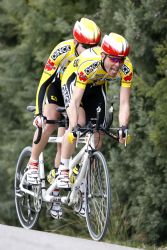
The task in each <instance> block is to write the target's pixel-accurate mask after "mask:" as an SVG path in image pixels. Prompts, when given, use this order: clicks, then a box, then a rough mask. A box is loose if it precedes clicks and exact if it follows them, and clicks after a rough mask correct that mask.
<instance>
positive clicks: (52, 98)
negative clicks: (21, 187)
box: [27, 82, 63, 183]
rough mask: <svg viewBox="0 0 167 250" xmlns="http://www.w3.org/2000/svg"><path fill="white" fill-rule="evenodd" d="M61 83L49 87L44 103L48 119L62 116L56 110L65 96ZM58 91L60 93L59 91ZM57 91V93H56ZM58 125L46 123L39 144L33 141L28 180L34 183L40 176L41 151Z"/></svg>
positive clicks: (45, 114)
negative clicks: (63, 95) (61, 91)
mask: <svg viewBox="0 0 167 250" xmlns="http://www.w3.org/2000/svg"><path fill="white" fill-rule="evenodd" d="M59 85H60V83H59V82H56V83H52V84H50V85H49V87H48V89H47V103H46V104H45V105H44V112H43V113H44V116H46V117H47V119H48V120H57V119H59V117H60V114H59V112H57V111H56V108H57V107H58V106H59V103H61V101H62V102H63V98H62V96H61V95H59V92H58V91H57V89H59V88H60V86H59ZM57 92H58V93H57ZM56 93H57V94H56ZM55 128H56V125H54V124H46V126H45V130H44V131H43V133H42V136H41V140H40V142H39V143H38V144H35V143H34V142H33V144H32V154H31V157H30V161H29V163H28V169H29V170H28V176H27V177H28V181H29V182H31V183H33V182H34V179H35V178H37V177H38V159H39V155H40V153H41V152H42V151H43V149H44V148H45V146H46V144H47V142H48V139H49V136H50V135H51V134H52V133H53V131H54V130H55ZM37 132H38V131H36V132H35V135H34V139H33V141H34V140H35V139H36V136H37Z"/></svg>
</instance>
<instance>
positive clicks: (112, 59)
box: [107, 56, 125, 63]
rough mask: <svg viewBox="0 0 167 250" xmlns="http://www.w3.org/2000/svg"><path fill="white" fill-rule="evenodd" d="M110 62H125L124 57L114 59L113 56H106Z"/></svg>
mask: <svg viewBox="0 0 167 250" xmlns="http://www.w3.org/2000/svg"><path fill="white" fill-rule="evenodd" d="M107 57H108V58H109V59H110V61H111V62H113V63H118V62H119V63H123V62H124V61H125V57H114V56H107Z"/></svg>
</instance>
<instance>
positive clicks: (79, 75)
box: [57, 33, 133, 188]
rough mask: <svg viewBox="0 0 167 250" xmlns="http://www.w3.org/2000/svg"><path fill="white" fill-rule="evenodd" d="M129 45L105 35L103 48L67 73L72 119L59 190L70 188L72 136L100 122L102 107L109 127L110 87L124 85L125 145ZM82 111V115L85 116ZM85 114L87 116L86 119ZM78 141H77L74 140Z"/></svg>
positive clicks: (78, 61) (66, 97)
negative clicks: (81, 127)
mask: <svg viewBox="0 0 167 250" xmlns="http://www.w3.org/2000/svg"><path fill="white" fill-rule="evenodd" d="M128 54H129V44H128V42H127V41H126V39H125V38H124V37H122V36H121V35H118V34H116V33H110V34H109V35H105V36H104V38H103V40H102V44H101V47H94V48H90V49H88V50H86V51H84V52H83V53H82V54H81V55H80V56H79V57H78V58H76V59H74V60H73V61H72V62H71V63H70V64H69V66H68V67H67V69H66V70H65V72H64V75H63V78H62V93H63V97H64V101H65V106H66V108H67V114H68V117H69V129H68V130H67V131H66V133H65V135H64V137H63V144H62V154H61V164H60V167H59V176H58V177H57V182H58V185H59V187H63V188H67V187H69V159H70V157H71V155H72V153H73V147H71V145H72V144H71V143H73V144H74V141H75V140H74V141H69V139H70V140H71V137H69V135H70V136H71V132H72V131H73V130H74V129H76V127H77V126H78V124H79V125H82V124H80V117H81V116H82V117H85V123H86V122H87V121H89V119H90V118H96V109H97V107H98V106H99V104H100V106H101V117H100V122H101V124H104V123H105V114H106V109H105V107H106V83H110V84H112V83H113V82H117V84H120V85H121V87H120V107H119V126H120V131H121V132H122V135H121V136H120V143H124V140H125V138H124V131H125V130H126V129H127V127H128V123H129V116H130V92H131V82H132V74H133V73H132V64H131V61H130V59H129V58H128V57H127V56H128ZM81 109H82V112H81ZM83 114H84V116H83ZM73 139H74V138H73Z"/></svg>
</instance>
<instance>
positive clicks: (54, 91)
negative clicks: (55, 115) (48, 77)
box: [46, 78, 64, 107]
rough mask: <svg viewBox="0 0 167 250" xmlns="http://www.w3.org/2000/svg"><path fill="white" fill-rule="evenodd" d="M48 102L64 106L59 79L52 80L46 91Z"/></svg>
mask: <svg viewBox="0 0 167 250" xmlns="http://www.w3.org/2000/svg"><path fill="white" fill-rule="evenodd" d="M46 96H47V100H48V103H53V104H57V105H58V106H62V107H64V99H63V95H62V92H61V81H60V79H58V78H56V79H55V81H54V82H52V83H51V84H50V85H49V86H48V88H47V92H46Z"/></svg>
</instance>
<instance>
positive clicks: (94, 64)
mask: <svg viewBox="0 0 167 250" xmlns="http://www.w3.org/2000/svg"><path fill="white" fill-rule="evenodd" d="M99 64H100V62H94V63H93V64H91V65H90V66H89V67H87V68H86V69H85V70H84V71H85V73H86V74H87V75H89V74H90V73H91V72H92V71H93V70H94V69H96V68H97V67H98V66H99Z"/></svg>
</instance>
